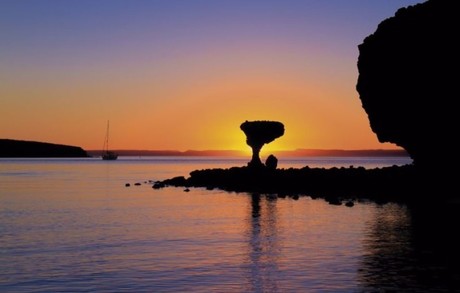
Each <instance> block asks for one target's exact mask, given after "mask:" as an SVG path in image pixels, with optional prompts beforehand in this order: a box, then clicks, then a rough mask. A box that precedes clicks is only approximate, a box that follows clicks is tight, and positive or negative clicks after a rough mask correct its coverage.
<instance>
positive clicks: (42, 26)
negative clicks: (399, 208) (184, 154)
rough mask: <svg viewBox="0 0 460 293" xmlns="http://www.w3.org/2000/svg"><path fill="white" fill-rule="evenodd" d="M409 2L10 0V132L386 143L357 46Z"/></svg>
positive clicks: (123, 139) (6, 24)
mask: <svg viewBox="0 0 460 293" xmlns="http://www.w3.org/2000/svg"><path fill="white" fill-rule="evenodd" d="M420 2H423V1H409V0H384V1H382V0H327V1H325V0H298V1H296V0H278V1H274V0H263V1H262V0H261V1H251V0H243V1H240V0H162V1H160V0H150V1H141V0H132V1H127V0H126V1H117V0H97V1H93V0H89V1H86V0H78V1H77V0H69V1H61V0H56V1H49V0H40V1H25V0H24V1H23V0H11V1H10V0H0V138H12V139H23V140H37V141H45V142H53V143H62V144H70V145H78V146H81V147H83V148H84V149H100V148H101V147H102V145H103V141H104V136H105V130H106V123H107V120H110V125H111V131H110V137H111V140H110V144H111V146H112V147H113V148H115V149H174V150H188V149H197V150H205V149H248V147H247V146H246V144H245V136H244V133H243V132H242V131H241V130H240V129H239V125H240V124H241V123H242V122H244V121H245V120H277V121H281V122H283V123H284V124H285V128H286V132H285V135H284V136H283V137H281V138H279V139H277V140H276V141H274V142H273V143H271V144H270V146H269V147H271V148H272V149H273V150H276V149H284V150H290V149H297V148H323V149H376V148H378V149H381V148H395V146H394V145H392V144H381V143H379V142H378V140H377V138H376V136H375V134H374V133H373V132H372V131H371V129H370V127H369V122H368V119H367V115H366V113H365V112H364V110H363V109H362V107H361V102H360V100H359V98H358V93H357V92H356V90H355V86H356V81H357V77H358V71H357V67H356V62H357V58H358V47H357V46H358V45H359V44H360V43H361V42H362V41H363V39H364V38H365V37H366V36H367V35H369V34H371V33H373V32H374V31H375V30H376V28H377V25H378V24H379V23H380V22H381V21H382V20H383V19H385V18H388V17H390V16H393V15H394V13H395V11H396V10H397V9H398V8H400V7H405V6H408V5H413V4H416V3H420Z"/></svg>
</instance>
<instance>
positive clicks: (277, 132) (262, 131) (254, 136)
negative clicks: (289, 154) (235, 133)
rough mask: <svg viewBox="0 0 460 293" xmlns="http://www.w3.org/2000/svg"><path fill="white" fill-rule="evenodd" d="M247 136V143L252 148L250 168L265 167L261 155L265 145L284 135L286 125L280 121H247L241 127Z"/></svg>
mask: <svg viewBox="0 0 460 293" xmlns="http://www.w3.org/2000/svg"><path fill="white" fill-rule="evenodd" d="M240 128H241V130H242V131H243V132H244V134H246V143H247V144H248V145H249V146H250V147H251V148H252V160H251V162H249V164H248V165H249V166H250V167H261V166H263V164H262V161H261V160H260V157H259V153H260V150H261V149H262V147H263V145H264V144H266V143H270V142H272V141H274V140H275V139H277V138H278V137H280V136H282V135H283V134H284V125H283V123H281V122H278V121H246V122H243V123H242V124H241V126H240Z"/></svg>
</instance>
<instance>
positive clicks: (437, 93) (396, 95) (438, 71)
mask: <svg viewBox="0 0 460 293" xmlns="http://www.w3.org/2000/svg"><path fill="white" fill-rule="evenodd" d="M457 4H458V1H451V0H429V1H426V2H424V3H422V4H417V5H414V6H409V7H407V8H401V9H399V10H398V11H397V12H396V14H395V16H394V17H391V18H388V19H386V20H384V21H383V22H381V23H380V25H379V26H378V28H377V30H376V31H375V33H373V34H372V35H370V36H368V37H367V38H366V39H365V40H364V42H363V43H362V44H361V45H359V60H358V69H359V78H358V83H357V86H356V87H357V90H358V92H359V94H360V99H361V101H362V105H363V108H364V109H365V110H366V112H367V114H368V116H369V120H370V125H371V127H372V130H373V131H374V132H375V133H376V134H377V136H378V138H379V140H380V141H381V142H392V143H395V144H397V145H399V146H401V147H403V148H404V149H406V150H407V152H408V153H409V154H410V155H411V157H412V158H413V159H414V163H415V165H416V166H418V167H421V168H422V169H424V170H428V169H430V170H435V169H437V170H438V169H439V167H443V166H442V165H443V164H444V167H445V166H446V165H448V164H452V162H451V159H454V160H455V161H458V159H456V156H454V155H455V154H454V150H452V149H453V146H455V145H456V144H455V143H454V137H455V136H456V133H457V132H458V130H457V126H456V125H458V122H456V121H454V118H455V117H456V112H457V107H456V98H457V96H458V94H457V93H458V81H457V79H458V74H457V71H458V67H457V66H458V64H459V55H460V46H459V42H458V39H459V36H460V15H459V12H458V8H457ZM451 155H452V158H449V156H451Z"/></svg>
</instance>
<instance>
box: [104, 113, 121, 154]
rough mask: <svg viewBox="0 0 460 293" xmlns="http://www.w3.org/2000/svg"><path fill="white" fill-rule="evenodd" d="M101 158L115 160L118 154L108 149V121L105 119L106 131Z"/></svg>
mask: <svg viewBox="0 0 460 293" xmlns="http://www.w3.org/2000/svg"><path fill="white" fill-rule="evenodd" d="M102 149H103V153H102V159H103V160H116V159H117V158H118V154H116V153H115V152H112V151H109V121H107V132H106V133H105V140H104V146H103V147H102Z"/></svg>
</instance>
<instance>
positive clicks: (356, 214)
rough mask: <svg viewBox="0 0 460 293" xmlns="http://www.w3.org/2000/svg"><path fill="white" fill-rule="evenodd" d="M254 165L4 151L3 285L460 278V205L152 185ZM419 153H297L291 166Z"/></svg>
mask: <svg viewBox="0 0 460 293" xmlns="http://www.w3.org/2000/svg"><path fill="white" fill-rule="evenodd" d="M245 163H246V161H245V160H243V159H239V158H199V157H194V158H191V157H190V158H184V157H145V158H132V157H121V158H119V159H118V160H116V161H102V160H101V159H98V158H87V159H0V292H389V291H391V292H427V291H432V292H452V291H456V290H460V288H459V287H458V285H459V284H460V281H459V280H460V274H459V272H460V270H459V268H458V266H459V262H458V259H459V258H458V252H457V250H458V248H459V247H458V246H457V245H458V241H457V242H455V240H454V239H455V238H456V235H455V234H457V233H458V227H457V224H458V223H459V222H458V221H457V222H455V221H456V219H458V216H457V217H453V216H452V215H457V214H458V213H455V212H456V211H455V212H454V211H453V212H450V210H448V209H443V213H435V212H433V211H432V209H431V208H430V209H429V210H428V211H425V210H423V209H421V210H415V211H414V210H413V209H412V208H409V207H407V206H404V205H397V204H391V203H389V204H375V203H371V202H358V203H356V205H355V206H353V207H352V208H349V207H346V206H334V205H329V204H327V203H326V202H325V201H323V200H320V199H317V200H313V199H311V198H310V197H308V196H304V197H300V199H298V200H294V199H291V198H277V199H273V198H271V197H266V196H264V195H253V194H246V193H227V192H223V191H219V190H212V191H209V190H205V189H192V190H191V191H190V192H184V190H183V189H182V188H165V189H161V190H154V189H152V187H151V183H149V180H162V179H166V178H171V177H175V176H187V175H188V173H189V172H190V171H193V170H195V169H203V168H217V167H231V166H242V165H244V164H245ZM407 163H410V160H408V159H406V158H297V159H290V160H280V162H279V165H280V166H279V167H282V168H284V167H302V166H305V165H309V166H311V167H317V166H324V167H332V166H339V167H340V166H346V167H348V166H350V165H353V166H364V167H368V168H372V167H379V166H389V165H395V164H396V165H403V164H407ZM126 183H130V184H131V186H130V187H125V184H126ZM135 183H140V185H135ZM433 209H434V208H433ZM444 211H446V212H444ZM451 223H456V225H454V226H455V228H451V227H450V226H449V224H451ZM442 227H448V228H445V229H443V228H442ZM454 236H455V237H454Z"/></svg>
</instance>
